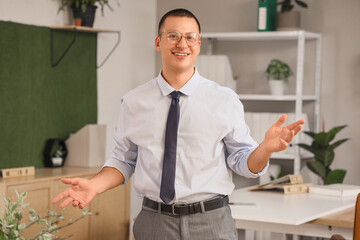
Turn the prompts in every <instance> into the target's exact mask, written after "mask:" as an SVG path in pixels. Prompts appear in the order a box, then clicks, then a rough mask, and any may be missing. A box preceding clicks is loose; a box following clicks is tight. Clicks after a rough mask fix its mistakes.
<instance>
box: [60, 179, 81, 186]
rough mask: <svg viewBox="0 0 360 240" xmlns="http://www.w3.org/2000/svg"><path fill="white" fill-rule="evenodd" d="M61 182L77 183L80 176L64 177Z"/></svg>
mask: <svg viewBox="0 0 360 240" xmlns="http://www.w3.org/2000/svg"><path fill="white" fill-rule="evenodd" d="M61 182H63V183H65V184H71V185H76V184H79V179H78V178H62V179H61Z"/></svg>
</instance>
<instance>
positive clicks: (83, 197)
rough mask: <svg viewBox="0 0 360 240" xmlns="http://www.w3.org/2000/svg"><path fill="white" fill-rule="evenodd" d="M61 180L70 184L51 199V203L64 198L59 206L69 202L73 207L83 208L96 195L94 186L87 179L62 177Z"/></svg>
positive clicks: (64, 205)
mask: <svg viewBox="0 0 360 240" xmlns="http://www.w3.org/2000/svg"><path fill="white" fill-rule="evenodd" d="M61 181H62V182H63V183H65V184H69V185H71V186H70V187H69V188H67V189H66V190H65V191H63V192H61V193H60V194H58V195H57V196H56V197H54V199H53V200H52V203H57V202H59V201H60V200H62V199H64V201H63V202H62V203H61V204H60V207H61V208H64V207H66V206H67V205H68V204H70V203H72V205H73V206H74V207H79V208H84V207H86V205H87V204H88V203H89V202H91V200H93V199H94V197H95V196H96V191H94V187H93V186H92V185H91V183H90V180H88V179H82V178H63V179H61Z"/></svg>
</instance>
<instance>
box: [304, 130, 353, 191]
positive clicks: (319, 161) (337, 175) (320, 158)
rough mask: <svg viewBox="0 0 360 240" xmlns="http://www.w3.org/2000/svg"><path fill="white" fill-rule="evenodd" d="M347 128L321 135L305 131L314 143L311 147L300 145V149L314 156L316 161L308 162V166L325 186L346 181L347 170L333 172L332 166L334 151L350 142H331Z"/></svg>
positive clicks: (343, 140) (344, 140) (342, 140)
mask: <svg viewBox="0 0 360 240" xmlns="http://www.w3.org/2000/svg"><path fill="white" fill-rule="evenodd" d="M345 127H346V125H344V126H338V127H334V128H332V129H330V130H329V131H328V132H325V131H322V132H319V133H314V132H306V131H305V132H304V133H305V134H306V135H308V136H310V137H311V138H312V139H313V141H312V143H311V145H307V144H303V143H300V144H299V147H301V148H304V149H305V150H307V151H309V152H311V153H313V154H314V157H315V160H312V161H308V162H307V163H306V166H307V167H308V168H309V169H310V171H312V172H313V173H315V174H317V175H319V176H320V178H321V180H322V181H323V183H324V184H325V185H327V184H333V183H342V182H343V181H344V177H345V174H346V170H344V169H335V170H332V169H331V168H330V165H331V164H332V163H333V161H334V157H335V152H334V149H335V148H337V147H338V146H340V145H341V144H343V143H344V142H346V141H347V140H349V139H348V138H344V139H341V140H338V141H336V142H334V143H331V141H332V140H334V138H335V136H336V134H337V133H338V132H339V131H341V130H342V129H343V128H345Z"/></svg>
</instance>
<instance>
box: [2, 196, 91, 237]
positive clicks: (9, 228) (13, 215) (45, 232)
mask: <svg viewBox="0 0 360 240" xmlns="http://www.w3.org/2000/svg"><path fill="white" fill-rule="evenodd" d="M16 195H17V198H18V199H17V201H16V202H12V201H11V200H10V199H6V198H5V197H4V198H3V199H4V203H5V211H4V212H2V211H1V210H0V217H1V218H0V240H25V237H23V236H22V232H23V231H24V230H25V229H28V228H30V227H31V226H33V225H41V226H44V227H43V229H42V230H41V231H40V232H39V233H36V234H35V235H34V237H33V238H29V239H28V240H51V239H56V240H64V239H68V238H70V237H71V236H72V235H69V236H67V237H64V238H62V237H59V236H57V232H58V230H60V229H62V228H65V227H67V226H70V225H72V224H73V223H75V222H77V221H79V220H81V219H82V218H84V217H85V216H87V215H90V214H91V212H90V211H88V210H86V209H83V210H82V213H83V215H82V216H80V217H78V218H77V219H75V220H74V221H69V222H68V223H66V224H64V225H62V226H57V225H56V223H57V222H58V221H60V220H64V217H63V214H64V211H62V212H61V213H60V214H57V213H55V212H53V211H48V215H47V216H40V215H38V214H37V213H36V212H35V210H34V209H30V210H29V214H30V217H29V223H28V224H25V223H24V222H22V221H23V212H24V210H25V209H26V208H28V207H29V206H30V204H27V203H24V200H25V198H26V196H27V192H23V193H21V194H19V193H18V192H16Z"/></svg>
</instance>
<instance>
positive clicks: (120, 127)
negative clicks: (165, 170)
mask: <svg viewBox="0 0 360 240" xmlns="http://www.w3.org/2000/svg"><path fill="white" fill-rule="evenodd" d="M129 117H130V111H129V109H128V107H127V105H126V102H125V101H124V99H122V100H121V106H120V115H119V120H118V123H117V126H116V128H115V133H114V137H113V139H114V143H115V145H114V146H113V148H112V151H111V154H110V157H109V158H108V159H107V161H106V162H105V164H104V166H103V168H104V167H113V168H116V169H117V170H119V171H120V172H121V173H122V174H123V175H124V177H125V182H124V184H125V183H126V182H127V181H128V180H129V179H130V177H131V175H132V174H133V173H134V170H135V166H136V158H137V152H138V150H137V149H138V147H137V145H135V144H134V143H133V142H131V141H130V139H129V137H128V129H129V124H130V121H129Z"/></svg>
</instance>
